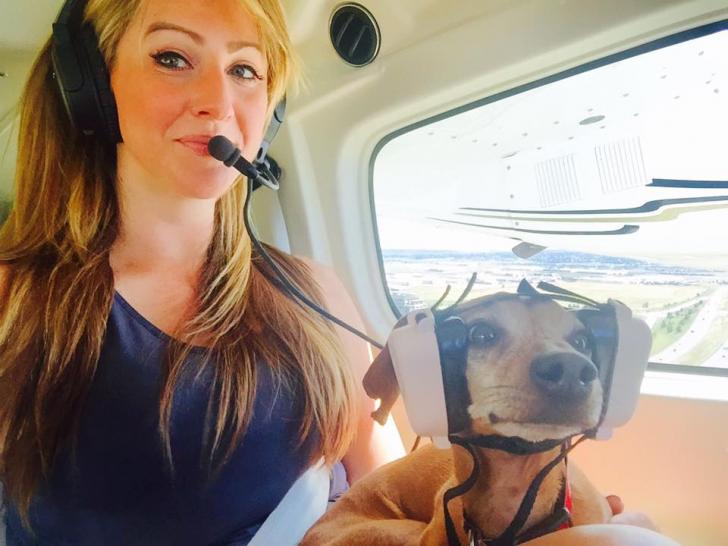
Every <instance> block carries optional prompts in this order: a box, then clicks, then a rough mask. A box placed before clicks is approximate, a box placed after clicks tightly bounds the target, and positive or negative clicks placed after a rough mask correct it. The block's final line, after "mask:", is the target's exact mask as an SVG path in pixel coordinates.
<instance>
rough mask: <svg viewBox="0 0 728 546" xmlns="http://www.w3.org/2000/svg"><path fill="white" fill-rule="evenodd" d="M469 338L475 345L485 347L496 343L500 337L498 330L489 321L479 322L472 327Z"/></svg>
mask: <svg viewBox="0 0 728 546" xmlns="http://www.w3.org/2000/svg"><path fill="white" fill-rule="evenodd" d="M468 339H469V340H470V343H472V344H473V345H478V346H481V347H483V346H487V345H491V344H492V343H494V342H495V341H496V340H497V339H498V332H497V331H496V329H495V328H493V327H492V326H491V325H490V324H488V323H487V322H478V323H477V324H474V325H473V326H471V327H470V332H469V335H468Z"/></svg>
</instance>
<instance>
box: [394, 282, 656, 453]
mask: <svg viewBox="0 0 728 546" xmlns="http://www.w3.org/2000/svg"><path fill="white" fill-rule="evenodd" d="M539 288H543V289H546V290H549V291H550V292H553V293H552V294H549V295H544V294H541V293H539V292H537V291H536V290H535V289H534V288H533V287H531V285H529V284H528V283H527V282H525V281H522V282H521V285H520V286H519V290H518V292H519V294H520V295H522V296H533V297H550V298H553V299H561V300H567V301H571V302H577V303H581V304H583V305H586V306H588V307H587V308H584V309H581V310H579V311H577V316H578V317H579V319H580V320H581V321H582V322H583V323H584V325H585V326H586V327H587V329H588V330H589V332H590V334H591V336H592V339H593V342H594V351H595V354H594V356H593V358H594V360H595V364H597V367H598V369H599V374H600V380H601V384H602V388H603V389H604V401H603V405H602V416H601V419H600V422H599V424H598V426H597V427H596V428H595V429H594V431H593V436H594V437H596V438H598V439H607V438H609V437H610V436H611V434H612V429H614V428H615V427H618V426H621V425H623V424H625V423H626V422H627V421H628V420H629V419H630V418H631V417H632V414H633V413H634V410H635V408H636V406H637V400H638V398H639V392H640V385H641V382H642V376H643V375H644V371H645V368H646V366H647V360H648V357H649V352H650V346H651V341H652V335H651V333H650V329H649V327H648V326H647V324H646V323H645V322H644V321H642V320H641V319H639V318H637V317H634V316H633V315H632V312H631V311H630V309H629V308H628V307H627V306H625V305H624V304H623V303H621V302H619V301H616V300H612V299H610V300H609V301H608V302H607V303H604V304H600V303H597V302H595V301H593V300H589V299H587V298H584V297H582V296H578V295H577V294H574V293H571V292H568V291H566V290H563V289H560V288H558V287H556V286H553V285H550V284H548V283H541V284H539ZM461 299H462V298H461ZM453 307H454V306H453ZM450 310H452V307H451V308H449V309H448V310H445V311H437V310H431V309H424V310H418V311H414V312H412V313H410V314H408V315H407V316H406V317H405V318H404V319H403V320H400V325H399V326H398V327H396V328H395V329H394V330H393V331H392V333H391V334H390V336H389V339H388V340H387V346H388V347H389V352H390V354H391V356H392V365H393V367H394V371H395V374H396V376H397V382H398V383H399V388H400V391H401V394H402V398H403V401H404V404H405V408H406V410H407V418H408V419H409V422H410V425H411V426H412V429H413V430H414V431H415V432H416V433H417V434H418V435H420V436H429V437H432V439H433V442H434V443H435V445H437V446H439V447H449V445H450V444H449V442H448V436H450V435H451V434H453V433H457V432H460V431H461V430H462V429H463V428H464V426H465V425H466V423H463V420H464V419H463V416H462V415H452V413H453V406H454V404H453V403H452V402H453V400H452V399H453V398H454V397H455V395H456V394H455V393H451V392H449V389H451V385H449V384H448V383H449V381H446V380H445V379H447V373H448V370H447V366H445V362H444V361H448V365H449V364H450V362H453V361H455V362H456V361H458V360H460V361H462V360H464V358H465V356H466V352H467V345H468V332H467V330H466V327H465V324H464V323H463V321H462V319H460V318H459V317H457V316H456V315H453V314H451V313H450ZM444 378H445V379H444ZM457 395H458V396H461V395H462V393H461V392H458V393H457ZM460 405H461V406H462V401H461V403H460Z"/></svg>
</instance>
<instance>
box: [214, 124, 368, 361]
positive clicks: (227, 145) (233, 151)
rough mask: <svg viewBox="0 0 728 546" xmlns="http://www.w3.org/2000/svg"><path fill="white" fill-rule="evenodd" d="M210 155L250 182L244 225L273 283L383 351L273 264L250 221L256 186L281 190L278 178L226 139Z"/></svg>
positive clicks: (217, 141)
mask: <svg viewBox="0 0 728 546" xmlns="http://www.w3.org/2000/svg"><path fill="white" fill-rule="evenodd" d="M207 151H208V152H210V155H211V156H212V157H214V158H215V159H217V160H218V161H222V163H224V164H225V165H226V166H227V167H234V168H235V169H236V170H237V171H239V172H240V173H242V174H243V175H245V176H246V177H247V178H248V194H247V195H246V197H245V205H244V206H243V221H244V222H245V229H246V230H247V231H248V235H249V236H250V240H251V241H252V243H253V246H254V247H255V249H256V250H257V251H258V252H259V253H260V255H261V257H262V258H263V259H264V260H265V261H266V263H267V264H268V266H269V267H270V268H271V269H272V270H273V271H274V272H275V274H276V276H277V278H272V277H269V279H270V280H271V281H272V282H273V283H275V284H278V285H279V286H281V287H282V288H283V289H284V290H285V292H287V293H288V295H289V296H290V297H291V298H294V299H296V300H298V301H299V302H300V303H301V304H303V305H306V306H307V307H309V308H311V309H313V310H314V311H316V312H317V313H318V314H319V315H321V316H323V317H324V318H326V319H328V320H330V321H331V322H333V323H334V324H338V325H339V326H341V327H342V328H344V329H345V330H348V331H349V332H351V333H352V334H354V335H355V336H358V337H360V338H361V339H363V340H364V341H368V342H369V343H371V344H372V345H373V346H374V347H377V348H378V349H381V348H382V344H381V343H379V342H378V341H376V340H375V339H372V338H371V337H369V336H368V335H366V334H365V333H363V332H360V331H359V330H357V329H356V328H354V327H353V326H351V325H350V324H347V323H346V322H344V321H343V320H341V319H340V318H338V317H336V316H334V315H332V314H331V313H329V312H328V311H327V310H326V309H322V308H321V307H319V306H318V305H316V303H314V302H313V301H311V300H310V299H309V298H308V297H307V296H305V295H304V294H303V293H302V292H301V291H300V290H299V289H298V287H296V285H295V284H294V283H293V282H292V281H291V280H290V279H289V278H288V276H287V275H286V274H285V273H284V272H283V271H281V268H280V267H278V264H277V263H276V262H275V261H274V260H273V258H271V257H270V255H269V254H268V252H266V250H265V247H264V246H263V244H262V243H261V242H260V241H259V240H258V237H257V236H256V235H255V231H254V230H253V226H252V225H251V221H250V200H251V198H252V196H253V189H254V185H253V184H254V182H257V183H258V184H263V185H264V186H267V187H268V188H271V189H273V190H277V189H278V180H276V178H275V176H273V175H272V174H271V173H270V170H268V169H267V168H265V165H264V164H262V163H258V167H260V168H263V169H264V172H266V174H267V176H266V175H263V174H261V173H260V171H258V168H256V165H254V164H252V163H250V162H249V161H247V160H246V159H245V158H244V157H243V156H242V155H241V154H240V150H239V149H238V148H236V147H235V145H234V144H233V143H232V142H230V140H228V139H227V138H226V137H224V136H223V135H217V136H214V137H212V138H211V139H210V141H209V142H208V143H207ZM256 163H257V161H256Z"/></svg>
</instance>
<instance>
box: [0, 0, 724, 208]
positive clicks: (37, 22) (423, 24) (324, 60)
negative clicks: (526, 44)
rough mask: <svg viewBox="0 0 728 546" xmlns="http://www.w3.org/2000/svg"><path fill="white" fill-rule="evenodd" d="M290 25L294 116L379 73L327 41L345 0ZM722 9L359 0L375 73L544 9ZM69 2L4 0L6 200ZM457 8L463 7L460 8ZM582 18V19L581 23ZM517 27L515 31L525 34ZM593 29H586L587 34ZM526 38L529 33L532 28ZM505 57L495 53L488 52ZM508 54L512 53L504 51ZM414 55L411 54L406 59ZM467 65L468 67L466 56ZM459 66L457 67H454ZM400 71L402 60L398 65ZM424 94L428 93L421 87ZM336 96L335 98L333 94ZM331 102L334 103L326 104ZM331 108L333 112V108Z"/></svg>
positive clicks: (312, 2) (1, 81)
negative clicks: (44, 54)
mask: <svg viewBox="0 0 728 546" xmlns="http://www.w3.org/2000/svg"><path fill="white" fill-rule="evenodd" d="M282 2H283V4H284V7H285V9H286V12H287V14H288V20H289V25H290V30H291V34H292V37H293V40H294V42H295V43H296V45H297V49H298V52H299V54H300V56H301V57H302V59H303V65H304V67H305V77H306V83H307V91H306V95H307V97H305V99H304V100H302V101H299V102H298V104H297V103H296V102H294V103H292V104H290V105H289V115H290V114H291V113H292V112H294V111H295V109H296V108H297V107H300V106H304V107H305V103H306V102H310V101H314V102H315V101H317V100H320V101H324V102H326V101H328V100H329V99H332V98H335V96H336V95H337V94H341V93H342V92H345V89H346V87H347V85H348V84H349V83H352V82H353V81H354V80H356V79H357V78H358V79H359V80H361V79H362V78H364V79H366V74H367V73H370V72H372V71H367V70H360V71H359V70H357V69H353V68H351V67H349V66H347V65H346V64H345V63H343V62H342V61H341V60H340V59H339V58H338V57H337V55H336V53H335V52H334V50H333V47H332V46H331V43H330V40H329V36H328V28H327V27H328V23H329V18H330V16H331V13H332V11H333V10H334V8H336V7H337V6H339V5H341V4H342V3H343V2H342V0H282ZM696 2H698V3H703V4H708V5H709V4H713V3H714V4H716V6H718V5H720V4H721V0H640V2H628V1H626V0H620V1H619V2H618V4H619V6H620V8H619V9H614V10H612V11H605V10H604V7H603V3H602V0H458V1H457V2H456V3H453V2H452V1H448V0H397V1H395V2H393V1H391V0H359V3H360V4H363V5H365V6H366V7H367V8H368V9H369V10H370V11H371V12H372V13H373V14H374V16H375V17H376V19H377V21H378V24H379V27H380V29H381V34H382V46H381V51H380V53H379V57H378V59H377V61H375V63H374V65H373V66H376V67H377V68H375V70H374V72H377V71H380V72H381V69H384V68H386V67H387V66H388V65H389V64H392V63H391V62H390V60H396V59H397V58H399V57H403V53H405V52H406V51H408V50H409V49H413V48H415V47H416V45H417V44H427V43H428V42H429V41H431V40H430V38H432V41H433V43H434V41H435V39H436V37H437V36H438V35H441V34H443V33H445V32H447V31H449V30H452V29H454V28H457V27H459V26H467V23H468V21H472V20H474V19H477V18H483V17H485V18H487V19H491V20H493V21H498V20H501V19H502V20H510V21H514V22H515V23H514V24H515V25H516V26H519V25H525V27H524V28H526V29H527V28H528V27H529V25H530V26H531V27H534V24H533V22H532V21H530V19H529V17H530V18H532V17H534V14H537V13H539V10H540V9H546V8H548V9H551V10H556V11H557V12H558V13H559V14H560V15H559V17H560V19H559V21H560V23H559V25H560V26H561V25H563V26H567V27H571V28H574V27H579V26H580V25H581V20H580V19H578V17H582V16H584V14H587V15H588V16H589V17H601V18H603V19H604V20H603V21H602V26H603V27H604V28H609V26H610V25H618V24H619V23H620V22H624V21H630V20H632V19H637V18H639V16H640V15H641V14H645V13H650V12H656V11H665V12H667V11H669V10H670V9H683V8H684V9H688V6H690V5H691V4H695V3H696ZM61 4H62V0H33V1H32V2H28V1H27V0H2V1H0V72H2V73H4V74H6V75H5V76H4V77H0V201H4V200H5V201H7V200H8V199H9V196H10V194H11V180H12V178H13V172H14V164H15V155H16V145H15V141H16V139H17V136H16V132H15V131H16V125H17V123H16V121H17V115H16V114H17V108H16V105H17V101H18V97H19V95H20V92H21V89H22V86H23V83H24V81H25V79H26V77H27V73H28V71H29V69H30V66H31V63H32V61H33V58H34V56H35V54H36V52H37V51H38V49H39V48H40V46H41V45H42V43H43V42H44V41H45V40H46V39H47V37H48V35H49V33H50V28H51V24H52V22H53V20H54V18H55V17H56V14H57V13H58V11H59V9H60V6H61ZM454 6H457V9H453V7H454ZM575 17H576V18H577V19H575ZM535 28H536V29H537V30H538V32H539V33H541V32H546V33H549V32H557V31H558V30H559V29H555V28H540V27H538V25H536V26H535ZM518 30H519V29H518V28H514V31H518ZM585 32H586V30H585ZM524 36H529V34H528V31H526V32H525V33H524ZM435 53H436V57H438V58H439V59H440V61H441V62H446V63H447V64H453V62H454V61H453V59H451V58H449V53H448V51H440V50H438V51H436V52H435ZM483 53H484V54H485V53H490V54H491V55H498V54H499V53H498V52H497V51H493V50H492V48H491V49H490V50H489V51H487V52H486V51H484V52H483ZM501 53H507V52H501ZM404 57H407V55H404ZM435 61H436V59H434V58H433V59H424V60H423V63H422V70H423V75H424V74H425V73H427V72H428V71H431V72H437V71H439V70H440V66H437V62H435ZM463 62H467V61H466V60H465V59H463ZM455 64H457V63H455ZM395 66H396V63H395ZM420 91H422V89H421V90H420ZM332 94H333V95H332ZM327 104H328V103H327ZM327 111H328V109H327Z"/></svg>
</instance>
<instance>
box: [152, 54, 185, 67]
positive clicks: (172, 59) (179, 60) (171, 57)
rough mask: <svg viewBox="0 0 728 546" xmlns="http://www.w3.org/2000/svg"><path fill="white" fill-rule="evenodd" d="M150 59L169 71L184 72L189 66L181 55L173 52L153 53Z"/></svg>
mask: <svg viewBox="0 0 728 546" xmlns="http://www.w3.org/2000/svg"><path fill="white" fill-rule="evenodd" d="M152 58H153V59H154V62H156V63H157V64H158V65H159V66H161V67H163V68H169V69H170V70H184V69H185V68H189V66H190V63H188V62H187V60H186V59H185V58H184V57H183V56H182V55H180V54H179V53H175V52H174V51H160V52H159V53H154V54H153V55H152Z"/></svg>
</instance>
